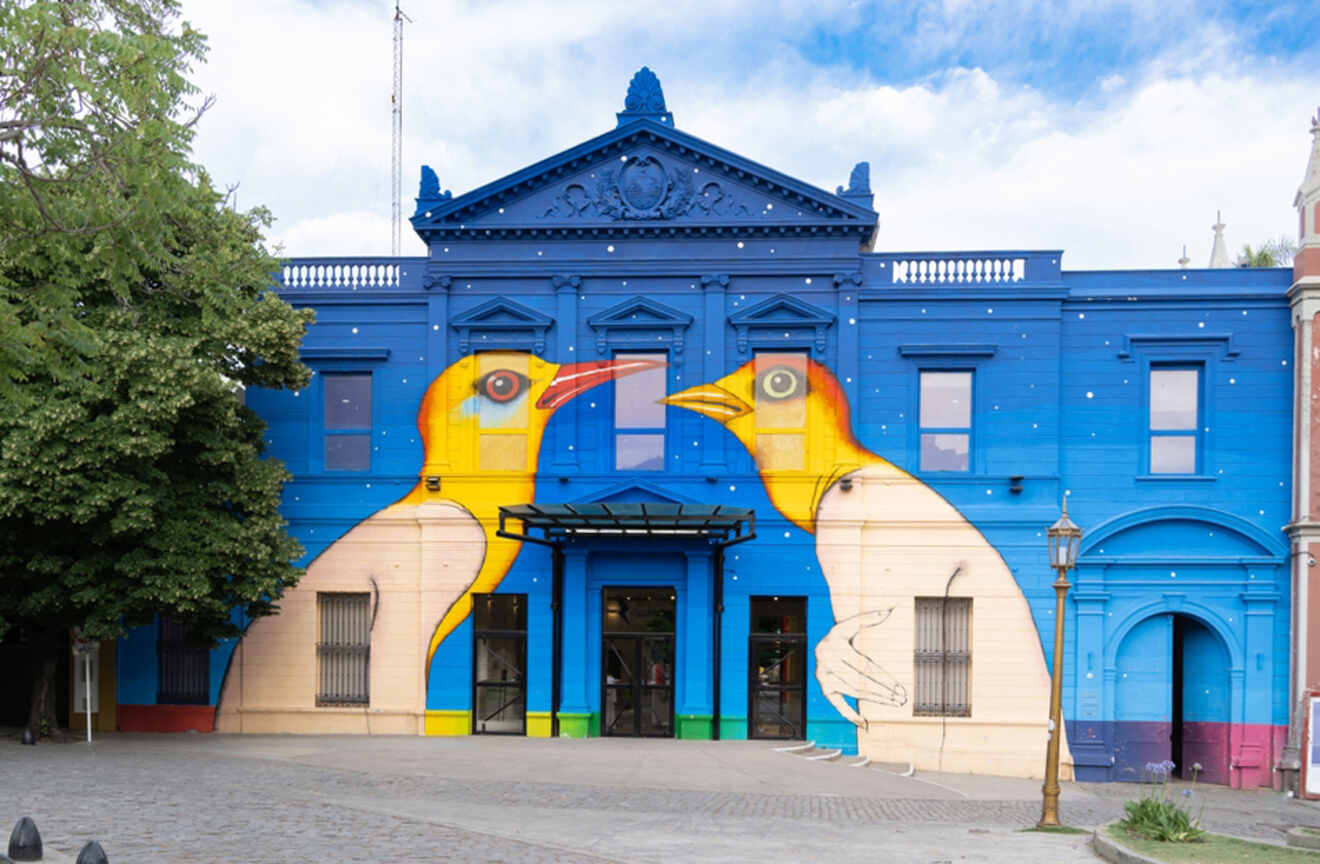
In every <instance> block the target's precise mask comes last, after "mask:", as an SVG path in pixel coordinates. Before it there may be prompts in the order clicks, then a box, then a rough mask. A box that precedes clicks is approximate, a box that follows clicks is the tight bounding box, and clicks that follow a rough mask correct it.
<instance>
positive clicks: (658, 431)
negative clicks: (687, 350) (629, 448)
mask: <svg viewBox="0 0 1320 864" xmlns="http://www.w3.org/2000/svg"><path fill="white" fill-rule="evenodd" d="M642 355H649V356H659V357H662V358H663V361H664V363H665V364H666V365H665V367H664V369H663V370H662V374H663V375H664V383H665V386H664V387H663V388H662V392H661V394H660V395H661V396H662V397H663V396H665V395H666V394H667V393H668V391H669V388H670V385H671V384H672V382H671V381H670V380H669V374H670V371H669V370H670V368H671V364H672V363H673V359H672V356H671V353H670V348H669V346H668V345H666V346H664V347H658V348H653V349H647V348H642V347H640V346H639V347H636V348H633V347H616V348H614V349H613V350H612V351H611V353H610V359H612V360H618V359H619V358H620V357H625V356H642ZM627 380H632V379H631V378H621V379H619V378H616V379H615V380H614V381H613V382H611V385H610V388H609V390H610V395H609V399H608V404H607V406H606V407H607V408H608V409H609V418H610V447H609V450H610V455H609V460H610V461H609V470H610V471H611V472H615V471H637V472H640V473H643V474H662V473H665V472H667V471H668V470H669V461H670V458H671V454H670V442H671V439H672V436H671V435H670V434H669V431H670V425H671V424H670V418H669V408H668V406H665V408H664V415H663V416H664V421H665V422H664V425H663V426H659V427H652V426H635V427H634V426H630V427H625V428H620V427H619V418H618V416H617V411H618V387H619V384H620V383H621V382H623V381H627ZM620 435H659V436H660V467H659V468H619V467H618V464H619V436H620Z"/></svg>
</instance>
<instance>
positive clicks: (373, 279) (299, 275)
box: [283, 259, 399, 291]
mask: <svg viewBox="0 0 1320 864" xmlns="http://www.w3.org/2000/svg"><path fill="white" fill-rule="evenodd" d="M283 276H284V287H285V288H349V289H352V290H354V291H356V290H357V289H359V288H397V287H398V286H399V265H398V264H396V263H393V262H390V261H343V260H340V261H336V260H334V259H327V260H324V261H308V260H305V259H304V260H299V259H295V260H293V261H291V262H289V264H288V265H286V266H285V268H284V274H283Z"/></svg>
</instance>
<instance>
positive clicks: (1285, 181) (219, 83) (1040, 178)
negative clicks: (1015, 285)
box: [185, 0, 1320, 268]
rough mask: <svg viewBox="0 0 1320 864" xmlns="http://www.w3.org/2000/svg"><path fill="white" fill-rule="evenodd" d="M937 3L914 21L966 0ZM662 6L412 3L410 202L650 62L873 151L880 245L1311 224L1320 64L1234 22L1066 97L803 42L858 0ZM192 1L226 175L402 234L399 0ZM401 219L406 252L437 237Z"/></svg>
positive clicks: (720, 125)
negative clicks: (421, 172)
mask: <svg viewBox="0 0 1320 864" xmlns="http://www.w3.org/2000/svg"><path fill="white" fill-rule="evenodd" d="M410 5H411V4H410ZM945 7H946V8H942V9H941V10H938V11H936V12H932V11H930V9H929V8H928V9H927V14H926V15H925V17H922V18H921V20H922V21H925V22H927V23H928V24H930V26H931V27H934V26H935V25H936V24H938V23H939V22H941V21H943V22H948V21H952V20H955V19H959V18H960V16H961V15H962V14H963V13H962V12H960V11H959V3H957V2H950V3H947V4H945ZM1007 7H1009V8H1010V9H1011V10H1013V12H1012V14H1028V13H1029V12H1030V9H1031V8H1032V7H1031V4H1030V3H1009V4H1007ZM650 8H652V9H653V11H651V12H648V14H646V15H631V14H625V13H623V12H621V11H619V8H618V7H617V6H615V5H613V4H608V5H605V4H599V3H591V2H586V0H571V2H558V3H555V4H553V5H551V4H538V3H534V2H530V0H525V2H482V3H476V4H471V5H469V4H457V3H450V4H444V5H438V4H420V3H419V4H416V6H415V8H408V7H407V6H405V9H406V11H409V12H410V14H412V15H413V17H414V18H416V19H417V20H416V23H414V24H410V25H408V26H407V35H406V50H405V85H406V86H405V102H404V106H405V122H404V131H405V140H404V162H403V164H404V174H403V177H404V190H403V193H404V210H405V215H406V214H407V213H408V212H410V211H411V209H412V207H411V204H412V197H411V196H412V195H414V194H415V192H416V180H417V175H418V166H419V165H420V164H422V163H428V164H431V165H432V166H434V167H435V169H436V171H437V172H438V174H439V175H440V179H441V182H442V184H443V185H444V186H445V187H446V188H451V189H453V190H454V192H455V194H461V193H463V192H465V191H467V190H469V189H471V188H474V187H475V186H479V185H481V184H483V183H486V182H489V181H491V180H493V179H496V178H497V177H499V176H502V175H503V174H506V173H509V172H511V171H515V170H517V169H519V168H521V167H523V166H524V165H526V164H529V163H531V162H534V161H536V160H538V159H541V158H544V157H546V156H549V155H551V154H553V153H555V152H557V151H559V150H562V149H564V148H567V147H570V146H572V145H574V144H576V143H578V142H579V141H582V140H584V139H586V138H589V137H591V136H593V135H596V134H599V133H601V132H603V131H606V130H607V129H609V128H611V127H612V126H613V125H614V112H615V111H617V110H619V109H620V108H621V107H622V101H623V94H624V91H625V89H626V86H627V82H628V79H629V78H630V77H631V75H632V73H633V72H634V71H635V70H636V67H637V66H639V65H641V63H643V62H645V63H647V64H648V65H650V66H651V67H652V68H653V69H655V70H656V71H657V73H658V74H659V75H660V77H661V81H662V82H663V85H664V88H665V94H666V97H667V99H668V102H669V107H670V109H671V110H672V111H674V113H675V117H676V120H677V125H678V127H679V128H680V129H683V130H684V131H687V132H690V133H692V134H695V135H698V136H700V137H703V138H706V139H708V140H710V141H713V142H714V143H716V144H719V145H720V146H722V147H725V148H727V149H730V150H734V151H736V152H739V153H742V154H744V155H746V156H748V157H749V158H752V159H756V160H758V161H762V162H765V163H766V164H768V165H770V166H771V167H773V168H776V169H777V170H780V171H784V172H786V173H789V174H793V175H795V176H798V177H800V178H802V179H804V180H806V181H808V182H812V183H815V184H817V185H820V186H824V187H826V188H830V189H832V188H833V187H834V186H835V185H836V184H838V183H843V182H845V181H846V178H847V176H848V173H849V171H850V169H851V168H852V165H853V163H854V162H856V161H859V160H862V159H867V160H869V161H870V162H871V165H872V186H873V187H874V188H875V190H876V209H877V210H879V211H880V213H881V217H882V224H883V228H882V231H881V234H880V237H879V241H878V245H877V248H879V249H886V250H888V249H893V250H903V249H957V248H963V249H975V248H1024V247H1026V248H1052V247H1063V248H1064V249H1065V250H1066V257H1065V259H1064V262H1065V265H1066V266H1068V267H1070V268H1081V267H1150V266H1155V267H1165V266H1170V267H1171V266H1176V265H1175V264H1174V261H1175V259H1176V258H1177V256H1178V254H1179V250H1180V248H1181V245H1182V244H1183V243H1184V242H1185V243H1187V245H1188V249H1189V253H1190V254H1191V256H1192V258H1193V262H1194V263H1197V264H1200V263H1202V261H1203V260H1204V259H1206V258H1208V255H1209V248H1210V239H1211V235H1210V231H1209V225H1210V224H1211V222H1212V221H1213V218H1214V213H1215V211H1216V209H1222V210H1223V212H1224V220H1225V222H1227V223H1228V226H1229V227H1228V231H1227V235H1228V239H1229V242H1230V248H1231V249H1233V250H1236V249H1238V248H1240V247H1241V245H1242V244H1243V243H1247V242H1251V243H1253V244H1254V243H1258V242H1259V241H1261V240H1263V239H1266V238H1269V237H1273V236H1277V235H1278V234H1280V233H1285V232H1289V231H1291V229H1292V226H1293V225H1294V224H1295V217H1294V216H1293V213H1292V210H1291V206H1290V205H1291V201H1292V195H1293V192H1294V191H1295V189H1296V183H1297V181H1298V179H1299V178H1300V176H1301V173H1302V170H1303V168H1304V162H1305V158H1306V153H1307V152H1308V147H1309V139H1308V137H1307V135H1306V122H1305V121H1306V116H1307V114H1308V112H1309V108H1310V106H1311V105H1312V103H1313V101H1314V94H1315V92H1317V90H1320V73H1317V72H1316V71H1314V70H1310V69H1298V68H1295V67H1294V66H1290V65H1288V64H1283V63H1271V62H1266V61H1259V62H1255V63H1249V62H1247V61H1246V60H1242V59H1240V57H1239V54H1238V53H1235V51H1236V48H1235V42H1234V39H1233V37H1232V35H1231V34H1229V33H1227V32H1226V31H1225V30H1224V29H1223V28H1222V27H1221V26H1219V25H1216V24H1213V23H1212V24H1207V25H1205V26H1204V28H1203V30H1202V31H1201V32H1199V33H1190V34H1187V33H1185V34H1183V35H1184V36H1185V37H1186V38H1185V39H1183V40H1181V41H1179V42H1177V43H1176V44H1172V45H1171V47H1170V49H1169V50H1168V51H1167V52H1165V53H1163V54H1162V55H1160V56H1159V57H1158V58H1157V59H1156V60H1155V61H1152V62H1150V63H1147V64H1145V65H1144V66H1142V67H1140V68H1132V69H1124V70H1123V73H1122V74H1121V75H1118V74H1111V75H1109V77H1108V78H1104V79H1103V81H1102V82H1100V85H1099V86H1098V88H1097V89H1095V90H1094V91H1093V92H1091V93H1089V94H1087V95H1084V96H1082V95H1079V96H1077V97H1073V98H1072V99H1071V101H1069V99H1068V98H1063V97H1059V96H1057V95H1050V94H1047V93H1046V92H1043V91H1041V90H1038V89H1035V88H1032V87H1030V86H1027V85H1024V84H1021V83H1018V81H1020V80H1023V79H1021V78H1018V79H1014V80H1010V79H1009V78H1008V77H1006V76H1003V75H1001V76H999V77H998V78H996V77H995V76H993V75H991V74H988V73H987V72H985V71H982V70H980V69H963V68H952V69H946V70H942V71H938V72H935V73H934V74H932V75H930V76H928V77H926V78H923V79H921V80H918V81H916V82H908V83H900V84H892V83H882V82H877V80H876V79H875V78H874V77H873V76H872V75H870V74H868V73H865V72H862V71H858V70H856V69H851V68H844V67H842V66H833V67H824V66H820V65H813V64H811V63H808V62H807V60H806V59H804V58H803V57H802V56H801V55H800V54H799V53H797V51H796V50H794V49H793V48H791V47H790V44H789V43H790V41H791V40H793V39H794V38H796V36H797V35H799V34H800V33H801V32H802V31H804V30H805V29H806V28H808V27H810V26H813V25H817V24H819V25H821V26H823V27H825V28H826V29H828V28H829V27H830V26H834V25H837V26H840V27H842V26H856V25H858V23H859V22H860V21H862V18H861V17H859V13H858V12H857V10H856V9H855V8H853V4H849V3H844V2H835V0H824V2H818V3H814V4H812V5H811V6H810V7H807V6H805V5H804V4H797V3H791V2H783V3H779V4H776V5H775V6H773V7H769V8H767V6H766V5H765V4H754V3H751V2H737V3H727V4H719V3H712V2H695V0H672V2H667V3H666V4H664V5H663V6H657V7H650ZM1070 8H1072V10H1073V11H1071V12H1068V11H1067V10H1066V9H1065V10H1064V13H1066V14H1065V20H1066V21H1067V22H1070V24H1069V26H1080V25H1078V24H1077V22H1079V21H1080V22H1082V23H1085V16H1086V11H1085V9H1086V6H1085V4H1080V3H1079V4H1076V5H1075V6H1074V7H1070ZM1132 8H1133V12H1132V19H1133V20H1134V21H1136V22H1139V24H1140V26H1141V27H1163V26H1165V25H1167V24H1168V21H1167V20H1166V19H1165V17H1164V16H1165V15H1167V14H1168V13H1167V11H1165V10H1166V5H1165V4H1151V5H1145V4H1136V5H1134V6H1133V7H1132ZM964 11H965V10H964ZM1037 11H1039V10H1037ZM1064 13H1061V14H1064ZM185 14H186V16H187V17H189V18H190V19H191V20H193V21H194V23H195V24H196V25H197V26H199V27H200V28H201V29H202V30H203V32H206V33H208V34H209V35H210V36H211V46H212V51H211V55H210V62H209V64H208V65H207V66H205V67H202V68H201V69H199V70H198V72H197V76H196V77H197V78H198V81H199V83H200V84H201V86H202V88H203V90H205V91H207V92H214V93H216V94H217V96H218V97H219V101H218V103H217V104H216V106H215V108H213V109H212V111H211V113H210V114H209V115H208V116H207V117H206V118H205V119H204V121H203V124H202V127H201V130H200V134H199V138H198V141H197V155H198V159H199V160H200V161H202V162H203V163H204V164H206V165H207V166H208V167H209V168H210V169H211V171H212V174H213V175H214V176H215V178H216V181H217V182H218V183H222V184H224V183H233V182H241V184H242V203H243V204H244V205H248V204H253V203H256V202H258V201H260V202H262V203H265V204H266V205H267V206H269V207H270V208H271V209H272V211H273V212H274V213H275V215H276V217H277V219H278V221H277V223H276V226H275V228H274V229H273V231H272V239H273V240H275V241H278V242H282V243H283V244H284V246H285V251H286V253H287V254H290V255H324V254H340V255H342V254H355V253H356V254H380V253H383V252H387V251H388V249H389V197H390V189H389V169H390V152H389V146H390V145H389V142H390V81H391V77H390V76H391V66H390V58H391V42H390V39H391V14H392V5H391V4H388V3H386V2H378V0H373V2H362V3H350V2H339V3H330V4H322V5H319V6H313V5H311V4H309V3H305V2H298V0H264V2H260V3H258V2H255V0H236V2H233V3H228V2H226V3H205V2H187V3H186V4H185ZM1004 20H1005V21H1011V20H1012V18H1011V15H1008V14H1007V13H1006V17H1005V19H1004ZM930 22H935V23H930ZM876 26H877V28H878V27H879V26H881V25H880V24H879V23H877V25H876ZM1005 26H1007V25H1005ZM1059 26H1060V27H1062V26H1063V25H1062V24H1061V25H1059ZM884 38H887V39H895V38H903V39H912V38H916V37H914V36H912V35H911V34H901V33H899V34H892V33H891V34H887V35H885V36H884ZM959 38H968V39H971V38H979V39H988V38H990V39H992V38H996V33H995V32H990V33H981V34H979V35H977V34H969V33H963V34H962V35H961V36H960V37H959ZM876 50H877V51H883V50H884V48H883V42H882V41H881V39H880V37H879V36H877V48H876ZM1043 74H1048V73H1043ZM1097 77H1101V76H1097ZM408 234H409V231H408V229H407V227H406V226H405V235H406V236H405V251H406V252H409V253H414V252H416V253H419V252H420V251H421V244H420V242H419V241H417V240H416V239H415V237H409V236H407V235H408Z"/></svg>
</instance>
